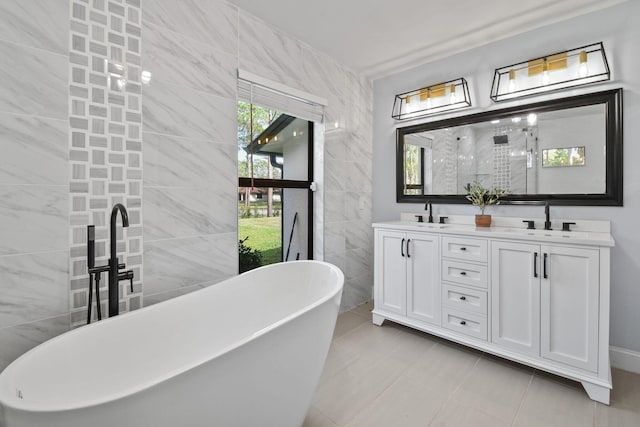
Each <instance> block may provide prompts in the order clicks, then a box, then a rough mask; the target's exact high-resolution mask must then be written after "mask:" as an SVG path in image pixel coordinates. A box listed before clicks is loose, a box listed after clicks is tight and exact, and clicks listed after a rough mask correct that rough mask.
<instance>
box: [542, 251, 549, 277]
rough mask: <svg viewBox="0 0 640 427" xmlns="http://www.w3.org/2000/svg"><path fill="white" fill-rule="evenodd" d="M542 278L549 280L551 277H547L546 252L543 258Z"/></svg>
mask: <svg viewBox="0 0 640 427" xmlns="http://www.w3.org/2000/svg"><path fill="white" fill-rule="evenodd" d="M542 277H544V278H545V279H547V278H548V277H549V276H548V275H547V253H546V252H545V253H544V255H543V258H542Z"/></svg>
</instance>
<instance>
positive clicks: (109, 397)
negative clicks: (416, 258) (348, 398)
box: [0, 261, 344, 427]
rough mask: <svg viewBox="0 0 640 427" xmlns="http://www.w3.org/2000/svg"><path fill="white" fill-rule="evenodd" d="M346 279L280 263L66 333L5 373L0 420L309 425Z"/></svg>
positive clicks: (42, 426) (138, 426)
mask: <svg viewBox="0 0 640 427" xmlns="http://www.w3.org/2000/svg"><path fill="white" fill-rule="evenodd" d="M343 282H344V276H343V274H342V272H341V271H340V270H339V269H338V268H336V267H335V266H333V265H331V264H327V263H323V262H318V261H295V262H289V263H283V264H275V265H271V266H267V267H263V268H259V269H257V270H253V271H250V272H248V273H245V274H242V275H240V276H237V277H234V278H232V279H228V280H225V281H224V282H221V283H219V284H217V285H214V286H210V287H208V288H205V289H202V290H200V291H196V292H193V293H191V294H187V295H184V296H181V297H179V298H175V299H172V300H169V301H166V302H163V303H160V304H157V305H154V306H151V307H147V308H144V309H141V310H138V311H134V312H132V313H127V314H124V315H121V316H118V317H113V318H110V319H107V320H103V321H102V322H99V323H94V324H92V325H90V326H86V327H82V328H78V329H75V330H73V331H71V332H68V333H66V334H63V335H61V336H58V337H56V338H54V339H52V340H50V341H47V342H46V343H44V344H42V345H40V346H38V347H36V348H34V349H33V350H31V351H29V352H28V353H25V354H24V355H23V356H21V357H20V358H19V359H17V360H16V361H15V362H13V363H12V364H11V365H9V366H8V367H7V369H5V370H4V371H3V372H2V374H0V425H2V426H4V427H76V426H77V427H88V426H91V427H102V426H105V427H106V426H109V427H111V426H118V427H126V426H132V427H133V426H135V427H147V426H148V427H163V426H167V427H168V426H171V427H187V426H193V427H196V426H197V427H204V426H207V427H208V426H223V427H230V426H238V427H250V426H260V427H265V426H274V427H287V426H300V425H301V424H302V422H303V421H304V418H305V415H306V413H307V411H308V409H309V405H310V403H311V399H312V397H313V393H314V391H315V388H316V386H317V384H318V380H319V378H320V374H321V371H322V367H323V365H324V361H325V358H326V355H327V352H328V349H329V344H330V342H331V336H332V334H333V329H334V326H335V321H336V316H337V314H338V308H339V306H340V297H341V294H342V286H343Z"/></svg>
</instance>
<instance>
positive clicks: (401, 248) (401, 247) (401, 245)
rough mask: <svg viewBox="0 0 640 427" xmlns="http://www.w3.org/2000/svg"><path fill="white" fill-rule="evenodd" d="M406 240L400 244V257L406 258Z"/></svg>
mask: <svg viewBox="0 0 640 427" xmlns="http://www.w3.org/2000/svg"><path fill="white" fill-rule="evenodd" d="M404 240H405V239H402V243H400V255H402V256H403V257H404Z"/></svg>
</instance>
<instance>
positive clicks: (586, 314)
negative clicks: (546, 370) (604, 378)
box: [540, 246, 600, 372]
mask: <svg viewBox="0 0 640 427" xmlns="http://www.w3.org/2000/svg"><path fill="white" fill-rule="evenodd" d="M542 252H543V256H544V255H545V254H546V256H547V257H546V258H547V260H546V266H545V265H543V278H542V282H541V327H542V330H541V335H540V338H541V354H542V357H544V358H546V359H551V360H555V361H558V362H562V363H566V364H568V365H571V366H575V367H577V368H581V369H587V370H590V371H593V372H595V371H597V366H598V292H599V283H600V268H599V253H598V251H597V250H595V249H583V248H568V247H560V246H543V247H542ZM543 260H544V258H543ZM545 273H546V278H545V277H544V275H545Z"/></svg>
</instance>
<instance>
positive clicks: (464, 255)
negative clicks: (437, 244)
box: [442, 237, 488, 262]
mask: <svg viewBox="0 0 640 427" xmlns="http://www.w3.org/2000/svg"><path fill="white" fill-rule="evenodd" d="M487 247H488V246H487V241H486V240H484V239H467V238H464V237H443V238H442V256H444V257H448V258H456V259H461V260H464V261H477V262H487Z"/></svg>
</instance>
